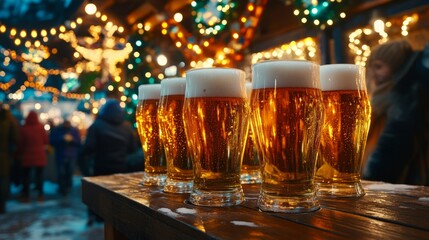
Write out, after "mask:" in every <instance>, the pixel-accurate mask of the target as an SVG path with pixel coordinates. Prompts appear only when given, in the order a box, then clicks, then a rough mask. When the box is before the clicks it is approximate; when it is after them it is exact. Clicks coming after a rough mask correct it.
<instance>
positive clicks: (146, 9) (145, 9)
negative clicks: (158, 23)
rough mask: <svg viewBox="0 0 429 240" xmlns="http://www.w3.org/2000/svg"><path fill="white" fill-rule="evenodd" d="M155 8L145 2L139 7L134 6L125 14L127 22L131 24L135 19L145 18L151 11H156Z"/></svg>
mask: <svg viewBox="0 0 429 240" xmlns="http://www.w3.org/2000/svg"><path fill="white" fill-rule="evenodd" d="M156 12H157V11H156V9H155V8H154V7H153V6H152V4H150V3H148V2H145V3H143V4H142V5H140V7H138V8H136V9H135V10H134V11H132V12H131V13H130V14H128V16H127V22H128V24H130V25H133V24H135V23H136V22H137V20H139V19H141V18H145V17H147V16H149V15H150V14H152V13H156Z"/></svg>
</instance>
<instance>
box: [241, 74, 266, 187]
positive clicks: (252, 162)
mask: <svg viewBox="0 0 429 240" xmlns="http://www.w3.org/2000/svg"><path fill="white" fill-rule="evenodd" d="M246 94H247V100H248V101H249V103H250V97H251V95H252V83H251V82H247V83H246ZM254 139H255V135H254V134H253V131H252V128H251V121H250V118H249V131H248V133H247V142H246V147H245V148H244V155H243V163H242V165H241V173H240V182H241V184H252V183H261V181H262V178H261V168H260V166H259V156H258V152H257V150H256V144H255V143H254V142H255V140H254Z"/></svg>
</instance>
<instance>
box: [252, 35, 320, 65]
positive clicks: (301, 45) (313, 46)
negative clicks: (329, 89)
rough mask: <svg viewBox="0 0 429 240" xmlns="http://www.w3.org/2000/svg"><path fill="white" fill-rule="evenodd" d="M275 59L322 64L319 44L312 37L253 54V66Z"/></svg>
mask: <svg viewBox="0 0 429 240" xmlns="http://www.w3.org/2000/svg"><path fill="white" fill-rule="evenodd" d="M273 59H285V60H294V59H300V60H311V61H313V62H320V56H319V53H318V46H317V43H316V41H315V40H314V39H313V38H311V37H307V38H305V39H302V40H299V41H292V42H290V43H287V44H283V45H281V46H280V47H277V48H272V49H268V50H266V51H262V52H258V53H253V54H252V64H255V63H257V62H259V61H262V60H273Z"/></svg>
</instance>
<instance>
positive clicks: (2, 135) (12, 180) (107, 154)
mask: <svg viewBox="0 0 429 240" xmlns="http://www.w3.org/2000/svg"><path fill="white" fill-rule="evenodd" d="M138 144H139V141H138V137H137V133H136V130H135V129H133V128H132V125H131V124H130V123H129V122H128V121H126V120H125V113H124V110H123V109H122V108H121V107H120V105H119V102H118V101H117V100H113V99H111V100H107V102H106V103H105V104H104V106H103V107H102V108H101V109H100V112H99V114H98V116H97V118H96V120H95V121H94V123H93V124H92V125H91V126H90V127H89V129H88V130H87V134H86V138H85V140H84V141H83V138H82V136H81V134H80V131H79V130H78V129H77V128H76V127H74V126H72V124H71V122H70V120H69V119H67V117H65V118H64V120H63V122H62V124H60V125H58V126H52V128H51V129H50V130H49V131H46V130H45V128H44V124H43V123H41V122H40V120H39V116H38V113H37V112H36V111H34V110H33V111H30V112H29V113H28V115H27V116H26V118H25V122H24V124H23V125H22V126H20V124H19V123H18V121H17V120H16V119H15V118H14V117H13V115H12V114H11V111H10V110H9V109H8V107H7V105H5V104H1V105H0V190H1V192H0V214H1V213H5V212H6V208H5V206H6V201H7V199H8V197H9V195H10V184H15V185H19V186H20V189H21V193H20V196H19V201H21V202H22V203H28V202H30V201H31V200H32V199H33V198H32V196H31V193H32V190H33V189H34V190H36V192H37V201H44V189H43V183H44V181H45V172H44V171H45V168H46V166H47V164H48V158H49V156H50V155H52V156H53V158H54V159H55V168H54V169H55V173H56V182H57V184H58V193H59V195H61V196H64V197H65V196H67V195H68V194H70V190H71V188H72V183H73V181H72V178H73V176H74V175H75V174H81V175H83V176H96V175H107V174H114V173H125V172H133V171H142V170H143V169H144V157H143V154H142V151H139V149H141V148H140V147H139V145H138ZM136 158H138V159H139V160H138V161H136V160H135V159H136ZM77 167H78V169H79V170H80V171H77ZM31 183H34V186H35V187H32V185H31ZM90 216H91V215H90Z"/></svg>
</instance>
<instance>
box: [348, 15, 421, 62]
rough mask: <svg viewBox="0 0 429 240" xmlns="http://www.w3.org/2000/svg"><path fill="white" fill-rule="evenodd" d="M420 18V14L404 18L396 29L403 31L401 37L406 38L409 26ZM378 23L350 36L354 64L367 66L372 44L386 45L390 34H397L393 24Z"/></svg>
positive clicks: (349, 45)
mask: <svg viewBox="0 0 429 240" xmlns="http://www.w3.org/2000/svg"><path fill="white" fill-rule="evenodd" d="M418 18H419V16H418V14H413V15H411V16H403V17H402V19H401V21H400V24H399V22H398V23H397V24H396V25H397V26H396V27H397V28H398V29H399V28H400V29H401V35H402V36H401V37H406V36H407V35H408V28H409V26H410V25H411V24H415V23H416V22H417V21H418ZM377 21H380V22H379V23H377V24H374V25H375V26H369V27H364V28H358V29H356V30H354V31H353V32H351V33H350V34H349V44H348V47H349V50H350V53H351V55H352V56H354V59H353V60H354V63H355V64H357V65H362V66H365V65H366V61H367V60H368V57H369V56H370V55H371V45H372V44H371V42H374V41H376V44H382V43H385V42H387V41H389V34H388V32H393V33H394V32H395V31H393V30H391V28H392V22H390V21H388V22H384V21H383V20H381V19H378V20H377ZM375 22H376V21H375ZM399 25H400V26H399Z"/></svg>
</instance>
